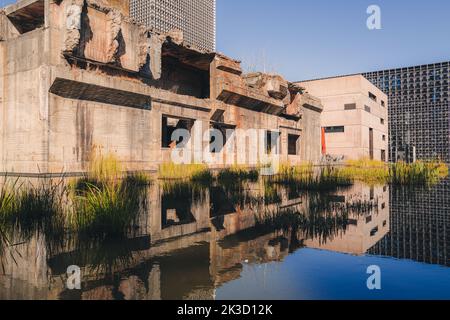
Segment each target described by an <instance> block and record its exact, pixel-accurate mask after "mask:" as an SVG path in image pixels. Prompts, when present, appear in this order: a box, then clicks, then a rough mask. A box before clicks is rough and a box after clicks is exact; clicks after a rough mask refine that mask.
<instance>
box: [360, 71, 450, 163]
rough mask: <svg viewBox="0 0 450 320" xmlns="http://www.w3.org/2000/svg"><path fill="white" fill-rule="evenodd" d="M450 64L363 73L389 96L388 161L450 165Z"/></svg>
mask: <svg viewBox="0 0 450 320" xmlns="http://www.w3.org/2000/svg"><path fill="white" fill-rule="evenodd" d="M449 64H450V63H449V62H443V63H436V64H429V65H422V66H416V67H407V68H399V69H391V70H384V71H376V72H369V73H365V74H363V75H364V76H365V77H366V78H367V79H368V80H369V81H371V82H372V83H373V84H375V85H376V86H377V87H378V88H379V89H381V90H382V91H384V92H385V93H386V94H387V95H388V97H389V148H390V152H389V154H390V160H391V161H397V160H406V161H414V160H416V159H417V160H428V159H431V158H434V159H435V158H439V159H441V160H443V161H446V162H447V163H450V117H449V109H450V105H449V92H450V91H449V77H450V72H449V71H450V70H449V69H450V65H449Z"/></svg>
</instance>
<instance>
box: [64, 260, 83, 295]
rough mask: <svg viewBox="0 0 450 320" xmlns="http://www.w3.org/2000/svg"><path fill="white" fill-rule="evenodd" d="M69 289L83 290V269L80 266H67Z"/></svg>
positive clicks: (67, 284)
mask: <svg viewBox="0 0 450 320" xmlns="http://www.w3.org/2000/svg"><path fill="white" fill-rule="evenodd" d="M67 276H68V278H67V283H66V286H67V289H69V290H81V269H80V267H79V266H70V267H68V268H67Z"/></svg>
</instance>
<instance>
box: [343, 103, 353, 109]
mask: <svg viewBox="0 0 450 320" xmlns="http://www.w3.org/2000/svg"><path fill="white" fill-rule="evenodd" d="M344 109H345V110H355V109H356V103H350V104H346V105H345V106H344Z"/></svg>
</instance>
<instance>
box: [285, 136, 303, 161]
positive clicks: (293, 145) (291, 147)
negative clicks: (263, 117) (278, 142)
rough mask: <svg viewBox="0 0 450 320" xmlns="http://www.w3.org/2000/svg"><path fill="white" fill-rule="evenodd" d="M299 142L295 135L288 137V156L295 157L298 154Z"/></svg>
mask: <svg viewBox="0 0 450 320" xmlns="http://www.w3.org/2000/svg"><path fill="white" fill-rule="evenodd" d="M299 141H300V136H298V135H295V134H290V135H288V154H289V155H290V156H296V155H297V154H298V149H299V147H298V144H299Z"/></svg>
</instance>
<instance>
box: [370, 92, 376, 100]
mask: <svg viewBox="0 0 450 320" xmlns="http://www.w3.org/2000/svg"><path fill="white" fill-rule="evenodd" d="M369 98H370V99H372V100H373V101H377V96H376V95H374V94H373V93H372V92H369Z"/></svg>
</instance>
